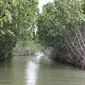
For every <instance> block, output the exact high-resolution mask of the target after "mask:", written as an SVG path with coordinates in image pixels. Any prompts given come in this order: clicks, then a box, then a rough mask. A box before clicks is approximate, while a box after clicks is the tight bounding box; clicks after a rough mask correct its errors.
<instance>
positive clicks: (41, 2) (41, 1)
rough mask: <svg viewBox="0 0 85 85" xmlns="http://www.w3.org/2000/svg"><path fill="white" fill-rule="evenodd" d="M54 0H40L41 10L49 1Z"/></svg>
mask: <svg viewBox="0 0 85 85" xmlns="http://www.w3.org/2000/svg"><path fill="white" fill-rule="evenodd" d="M52 1H53V0H39V5H38V6H39V8H40V12H41V11H42V6H43V5H44V4H46V3H48V2H52Z"/></svg>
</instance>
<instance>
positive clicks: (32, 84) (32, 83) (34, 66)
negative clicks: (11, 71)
mask: <svg viewBox="0 0 85 85" xmlns="http://www.w3.org/2000/svg"><path fill="white" fill-rule="evenodd" d="M40 57H41V55H38V56H37V57H36V58H34V59H33V60H32V61H30V62H29V63H28V64H27V69H26V80H27V85H36V83H37V73H38V67H39V64H38V62H39V59H40Z"/></svg>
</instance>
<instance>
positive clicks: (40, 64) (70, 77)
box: [0, 55, 85, 85]
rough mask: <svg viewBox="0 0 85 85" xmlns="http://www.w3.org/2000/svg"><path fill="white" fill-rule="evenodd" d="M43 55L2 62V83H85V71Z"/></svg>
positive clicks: (0, 69)
mask: <svg viewBox="0 0 85 85" xmlns="http://www.w3.org/2000/svg"><path fill="white" fill-rule="evenodd" d="M41 56H42V55H37V56H34V57H32V56H15V57H13V59H12V60H7V61H5V62H0V85H85V71H83V70H79V69H75V68H72V67H68V66H64V65H61V64H58V63H53V62H52V61H51V60H49V59H48V58H47V57H41Z"/></svg>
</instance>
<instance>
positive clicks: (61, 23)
mask: <svg viewBox="0 0 85 85" xmlns="http://www.w3.org/2000/svg"><path fill="white" fill-rule="evenodd" d="M83 6H84V1H83V0H69V1H68V0H54V2H53V3H48V4H46V5H44V7H43V11H42V13H41V14H39V18H38V36H39V42H40V43H41V44H42V45H43V46H44V47H51V48H53V50H52V58H54V59H56V60H57V59H59V60H60V61H66V62H69V63H70V62H71V63H76V65H80V66H81V65H82V64H84V63H82V64H80V63H81V62H82V60H83V59H84V57H85V45H84V38H85V37H84V35H83V33H82V30H84V29H85V28H84V29H83V28H82V26H83V25H82V24H84V20H85V18H84V16H85V15H84V12H83V10H84V9H83V10H82V8H83Z"/></svg>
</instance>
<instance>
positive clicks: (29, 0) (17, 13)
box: [0, 0, 38, 60]
mask: <svg viewBox="0 0 85 85" xmlns="http://www.w3.org/2000/svg"><path fill="white" fill-rule="evenodd" d="M37 4H38V3H37V0H0V59H1V60H2V59H6V58H9V57H10V56H11V54H12V51H13V48H14V47H15V45H16V43H17V42H18V41H19V40H21V41H23V42H26V41H28V39H31V38H32V35H33V34H34V30H35V22H36V17H37V9H38V6H37Z"/></svg>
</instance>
